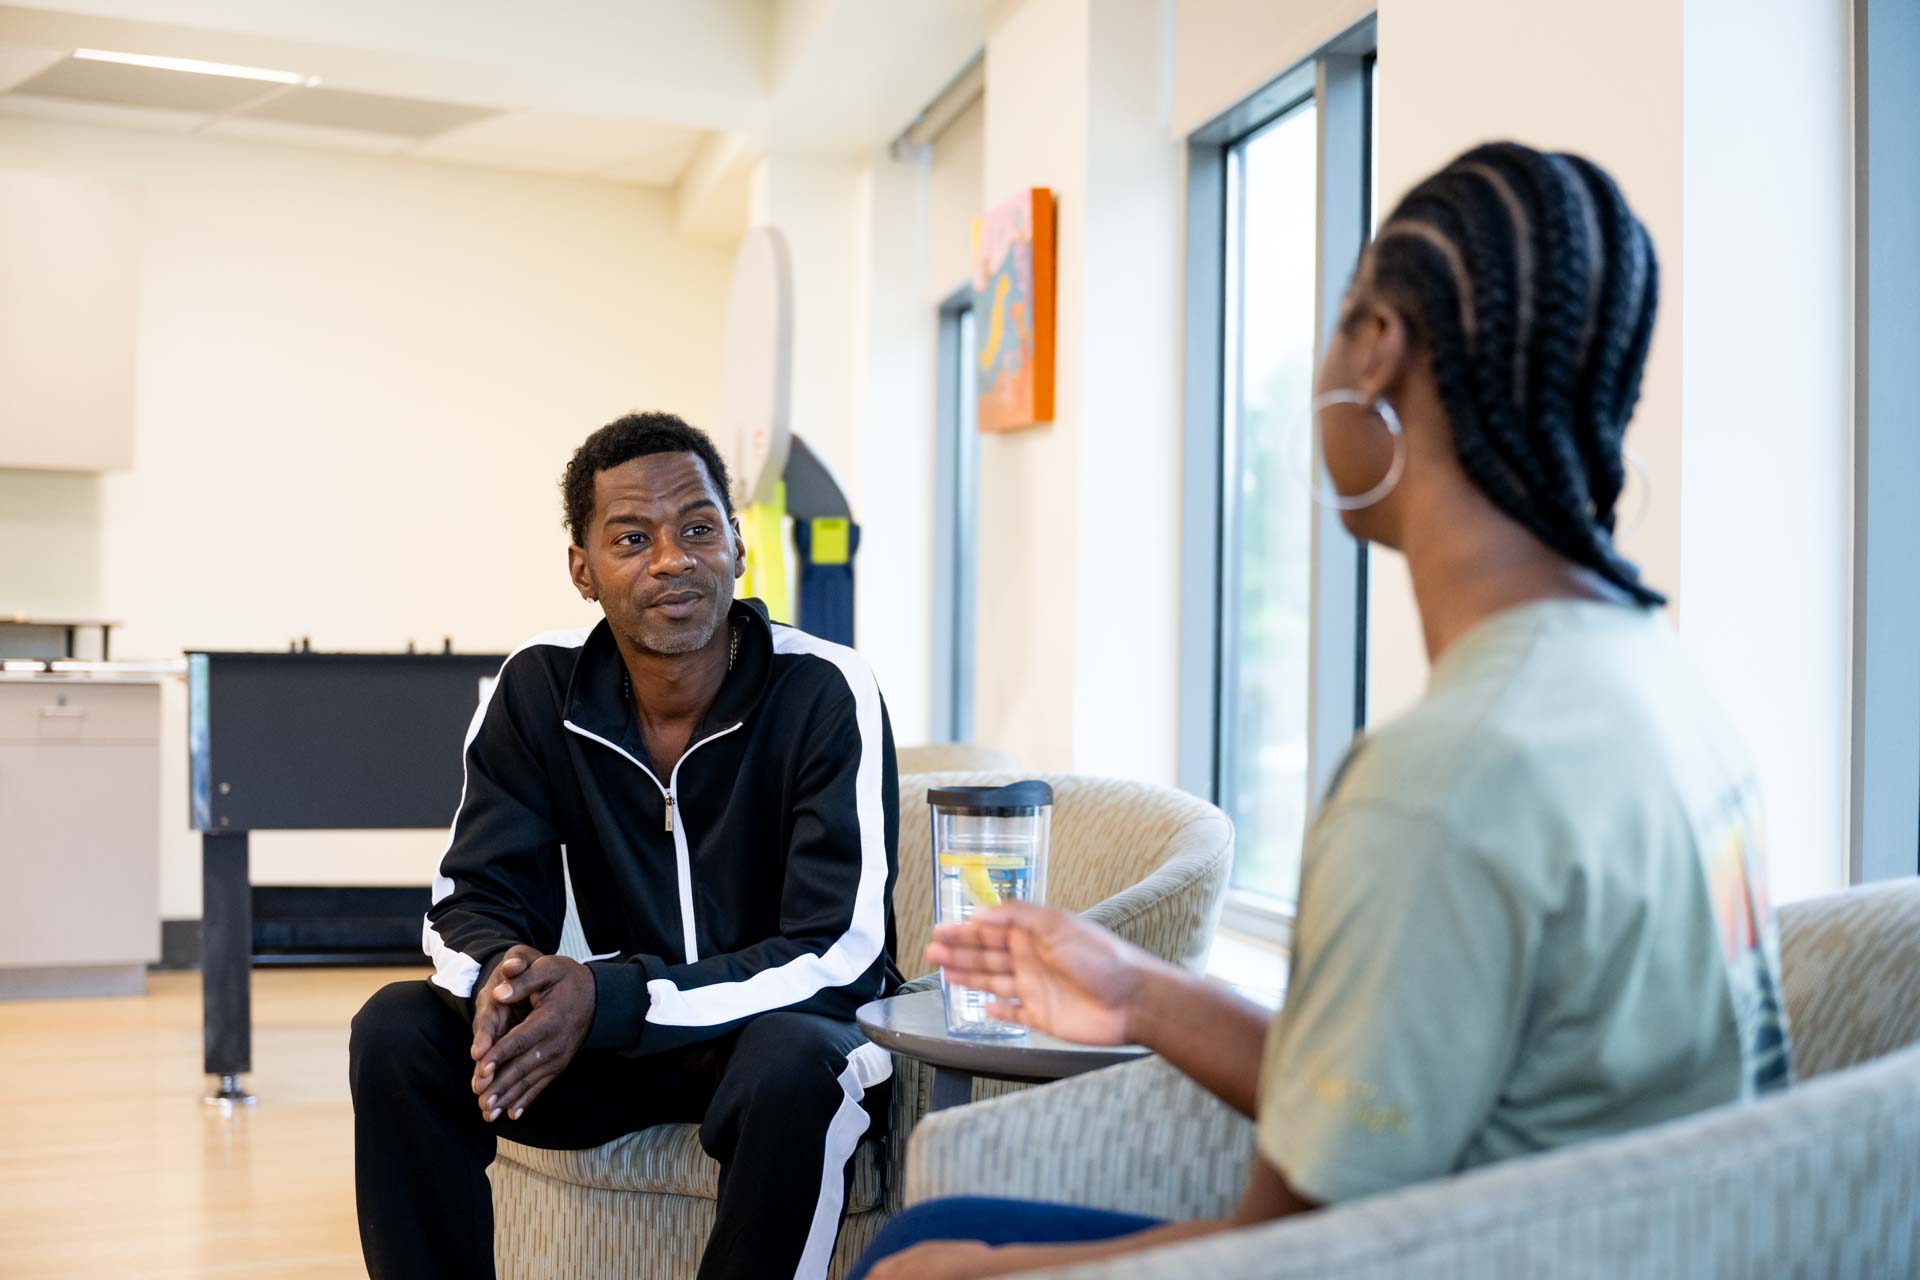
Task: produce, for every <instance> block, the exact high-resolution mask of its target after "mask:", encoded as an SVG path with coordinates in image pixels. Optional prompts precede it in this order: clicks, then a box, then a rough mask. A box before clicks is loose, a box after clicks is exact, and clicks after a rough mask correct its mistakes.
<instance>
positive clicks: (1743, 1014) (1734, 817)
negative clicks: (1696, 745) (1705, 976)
mask: <svg viewBox="0 0 1920 1280" xmlns="http://www.w3.org/2000/svg"><path fill="white" fill-rule="evenodd" d="M1706 834H1707V836H1708V839H1707V841H1706V842H1705V843H1704V844H1703V846H1702V847H1703V848H1704V849H1706V850H1708V851H1709V853H1708V861H1707V885H1708V889H1709V891H1710V893H1711V894H1712V900H1713V917H1714V927H1715V929H1716V930H1717V931H1718V932H1719V935H1720V947H1721V952H1722V954H1723V955H1724V957H1725V959H1726V962H1727V977H1728V979H1729V981H1730V982H1731V984H1732V988H1733V1008H1734V1017H1735V1020H1736V1021H1737V1023H1738V1025H1739V1027H1740V1046H1741V1054H1742V1057H1743V1058H1744V1059H1745V1060H1746V1068H1747V1079H1748V1083H1749V1085H1750V1086H1751V1087H1752V1089H1753V1091H1754V1093H1756V1094H1765V1093H1771V1092H1773V1091H1775V1090H1777V1089H1783V1088H1785V1087H1786V1086H1787V1085H1789V1084H1791V1083H1792V1082H1793V1065H1792V1061H1791V1055H1790V1052H1789V1049H1788V1045H1787V1014H1786V1010H1785V1008H1784V1007H1782V1005H1781V1002H1780V984H1779V973H1780V940H1779V936H1778V934H1777V932H1776V930H1775V927H1774V919H1773V903H1772V902H1771V901H1770V899H1769V896H1768V893H1767V861H1766V839H1765V827H1764V825H1763V823H1762V821H1761V816H1760V803H1759V795H1758V791H1757V788H1756V787H1755V786H1754V784H1753V782H1752V781H1751V780H1749V781H1747V782H1745V783H1743V784H1741V786H1739V787H1738V788H1737V789H1736V790H1735V791H1734V792H1733V793H1732V794H1731V795H1729V796H1728V798H1727V800H1726V801H1725V802H1724V803H1723V804H1722V805H1721V807H1720V810H1719V812H1718V814H1717V816H1716V818H1715V821H1714V823H1713V824H1712V825H1711V826H1710V827H1709V828H1708V830H1707V833H1706Z"/></svg>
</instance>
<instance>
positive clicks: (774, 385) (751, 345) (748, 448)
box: [714, 227, 793, 505]
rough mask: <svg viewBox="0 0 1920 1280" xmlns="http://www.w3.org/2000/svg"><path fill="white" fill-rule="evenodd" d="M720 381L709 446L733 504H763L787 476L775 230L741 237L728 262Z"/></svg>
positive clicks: (784, 330)
mask: <svg viewBox="0 0 1920 1280" xmlns="http://www.w3.org/2000/svg"><path fill="white" fill-rule="evenodd" d="M720 377H721V385H720V423H719V430H718V431H717V432H715V434H714V442H715V443H716V444H718V445H719V446H720V449H721V452H722V453H723V454H725V456H726V459H727V466H728V468H730V469H731V470H732V472H733V500H734V502H735V503H736V504H739V505H749V504H752V503H755V502H764V501H766V500H767V499H769V498H771V497H772V496H773V487H774V485H775V484H777V483H778V482H779V480H780V476H781V474H782V473H783V472H784V471H785V470H786V466H787V441H788V435H789V431H790V423H789V417H788V414H789V409H790V405H791V402H792V391H793V269H792V266H791V263H790V259H789V257H788V254H787V241H786V237H785V236H783V235H781V234H780V232H779V230H778V229H777V228H774V227H755V228H754V229H753V230H751V231H749V232H747V235H746V239H744V240H742V241H741V242H740V253H739V255H738V256H737V257H735V258H734V260H733V283H732V285H731V286H730V287H729V288H728V290H727V327H726V335H725V339H724V346H723V347H722V351H721V363H720Z"/></svg>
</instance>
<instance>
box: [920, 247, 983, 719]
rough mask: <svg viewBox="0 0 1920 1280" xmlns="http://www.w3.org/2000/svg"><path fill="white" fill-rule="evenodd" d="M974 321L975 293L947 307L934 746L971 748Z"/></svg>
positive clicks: (936, 524) (976, 470)
mask: <svg viewBox="0 0 1920 1280" xmlns="http://www.w3.org/2000/svg"><path fill="white" fill-rule="evenodd" d="M972 314H973V291H972V290H971V289H970V288H968V287H967V286H964V285H963V286H961V287H960V288H959V289H956V290H954V292H952V293H951V294H948V295H947V297H946V298H945V299H943V300H942V301H941V303H940V323H939V336H938V343H939V346H938V361H937V364H938V377H937V380H936V381H937V390H936V394H937V395H938V397H939V400H938V403H937V404H936V407H935V413H934V463H933V665H932V681H933V690H932V693H933V698H932V717H931V726H930V727H931V738H932V741H934V742H971V741H973V733H974V644H973V637H974V617H975V603H976V595H977V587H976V578H977V574H978V568H979V502H980V439H979V432H978V431H977V430H976V429H974V424H973V422H972V421H971V415H968V414H965V413H963V411H962V401H961V398H960V397H961V394H962V392H963V390H964V388H966V387H967V386H968V385H969V379H968V378H967V371H966V368H965V366H966V364H967V363H968V361H967V351H966V329H967V320H968V317H970V316H971V315H972Z"/></svg>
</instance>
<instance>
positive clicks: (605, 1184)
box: [488, 773, 1233, 1280]
mask: <svg viewBox="0 0 1920 1280" xmlns="http://www.w3.org/2000/svg"><path fill="white" fill-rule="evenodd" d="M1018 777H1040V778H1045V779H1046V780H1047V781H1048V782H1050V783H1051V784H1052V785H1053V790H1054V816H1053V835H1052V845H1051V852H1050V855H1049V861H1048V872H1047V886H1048V891H1049V894H1050V895H1051V897H1052V899H1053V901H1054V902H1055V903H1057V904H1059V905H1061V906H1064V907H1069V908H1072V909H1073V910H1076V911H1081V912H1084V913H1085V914H1086V915H1087V916H1089V917H1090V918H1092V919H1094V920H1098V921H1099V922H1100V923H1102V924H1104V925H1106V926H1107V927H1108V928H1110V929H1113V930H1114V931H1115V932H1116V933H1119V934H1120V935H1121V936H1122V937H1125V938H1128V939H1131V940H1132V941H1134V942H1136V943H1138V944H1139V945H1141V946H1143V947H1145V948H1147V949H1148V950H1149V951H1152V952H1154V953H1155V954H1157V955H1159V956H1162V957H1164V958H1165V959H1167V960H1170V961H1173V962H1174V963H1177V964H1182V965H1185V966H1187V967H1189V968H1192V969H1199V968H1200V967H1201V966H1202V965H1203V964H1204V963H1205V960H1206V955H1207V949H1208V947H1209V945H1210V944H1211V940H1212V937H1213V930H1214V925H1215V923H1216V922H1217V920H1218V918H1219V913H1220V905H1221V901H1222V899H1223V897H1224V896H1225V893H1226V887H1227V876H1228V873H1229V871H1230V869H1231V866H1232V861H1233V828H1232V824H1230V823H1229V822H1228V821H1227V817H1226V815H1225V814H1223V813H1221V812H1220V810H1218V809H1216V808H1214V807H1213V806H1212V805H1210V804H1207V803H1206V802H1204V801H1202V800H1197V799H1195V798H1194V797H1192V796H1190V795H1187V794H1186V793H1184V792H1180V791H1174V790H1170V789H1168V788H1165V787H1155V786H1149V785H1146V784H1144V783H1137V782H1121V781H1113V780H1108V779H1100V778H1081V777H1074V776H1071V775H1065V774H1014V773H941V774H905V775H902V777H901V779H900V850H899V852H900V877H899V880H898V882H897V884H896V886H895V889H894V895H893V901H894V911H895V915H896V917H897V929H898V935H899V944H898V950H897V958H898V960H899V962H900V967H901V969H902V971H903V972H906V973H909V974H914V973H920V972H922V971H923V970H924V969H925V965H924V964H923V963H922V962H921V959H920V957H921V953H922V952H923V951H924V950H925V948H926V944H927V940H928V937H929V935H930V934H931V933H932V928H933V918H932V917H933V885H932V875H933V858H932V848H931V845H930V839H931V837H930V835H929V830H928V824H929V817H928V809H927V803H926V795H927V789H928V787H929V786H971V785H981V786H992V785H998V784H999V783H1003V782H1008V781H1012V780H1013V779H1015V778H1018ZM933 981H937V979H933ZM916 985H917V984H916ZM931 1084H932V1082H931V1073H930V1072H926V1071H924V1070H923V1069H922V1068H921V1067H920V1066H919V1064H917V1063H914V1062H912V1061H909V1060H907V1059H904V1058H900V1057H895V1059H894V1075H893V1114H892V1133H891V1135H890V1136H889V1138H888V1140H887V1141H886V1143H885V1144H884V1145H883V1144H882V1143H879V1142H876V1141H869V1142H867V1143H864V1144H862V1146H861V1147H860V1149H859V1151H858V1152H857V1153H856V1154H855V1156H854V1175H853V1187H852V1190H851V1193H850V1195H849V1197H848V1201H847V1219H846V1225H845V1227H844V1228H843V1229H842V1230H841V1233H840V1240H839V1244H838V1246H837V1247H836V1249H835V1251H834V1259H833V1263H832V1266H831V1268H830V1271H829V1274H830V1275H833V1276H839V1275H843V1274H845V1272H846V1270H847V1269H848V1267H849V1266H850V1265H851V1263H852V1262H853V1260H854V1259H856V1258H858V1257H859V1256H860V1254H861V1252H862V1251H864V1250H865V1248H866V1246H867V1244H868V1242H869V1241H871V1240H872V1238H873V1236H874V1234H875V1233H876V1232H877V1231H879V1229H880V1227H881V1225H882V1224H883V1223H884V1222H885V1221H886V1219H887V1217H888V1216H889V1215H890V1214H891V1213H893V1212H895V1211H897V1210H898V1208H899V1206H900V1202H901V1194H902V1188H903V1186H904V1184H905V1178H904V1176H903V1169H902V1164H903V1158H904V1155H905V1152H906V1150H907V1145H908V1139H909V1137H910V1136H911V1134H912V1130H913V1128H914V1126H915V1124H916V1123H918V1122H919V1120H920V1118H921V1117H922V1116H924V1115H925V1114H926V1111H927V1104H928V1100H929V1092H930V1089H931ZM1017 1088H1019V1086H1012V1085H997V1084H995V1083H993V1082H990V1081H983V1082H980V1083H979V1084H978V1085H976V1091H975V1096H976V1097H980V1098H984V1097H988V1096H992V1095H995V1094H1000V1093H1005V1092H1008V1091H1010V1090H1013V1089H1017ZM697 1134H698V1130H697V1129H696V1127H695V1126H693V1125H658V1126H656V1127H654V1128H651V1129H645V1130H642V1131H641V1132H639V1133H634V1134H629V1135H627V1136H626V1137H624V1138H621V1139H618V1140H616V1141H614V1142H610V1143H608V1144H606V1145H605V1146H602V1147H597V1148H594V1149H592V1150H588V1151H540V1150H536V1149H534V1148H531V1147H523V1146H520V1145H518V1144H516V1143H512V1142H502V1143H501V1144H500V1153H499V1156H498V1158H497V1159H496V1160H495V1161H494V1163H493V1166H492V1168H490V1169H489V1170H488V1176H489V1177H490V1178H491V1179H492V1181H493V1208H494V1253H495V1257H496V1264H497V1268H498V1271H499V1274H500V1275H501V1276H502V1277H503V1280H508V1278H511V1277H550V1276H580V1277H612V1276H621V1277H645V1278H647V1280H675V1278H677V1277H690V1276H692V1275H693V1273H694V1270H695V1269H696V1267H697V1266H698V1264H699V1260H700V1252H701V1250H702V1248H703V1247H704V1246H705V1244H706V1239H707V1233H708V1232H709V1230H711V1228H712V1225H713V1213H714V1196H715V1191H716V1185H717V1179H718V1175H719V1166H718V1165H717V1164H715V1163H714V1162H713V1160H711V1159H710V1158H709V1157H708V1156H707V1154H706V1153H705V1152H704V1151H702V1150H701V1149H700V1143H699V1139H698V1136H697Z"/></svg>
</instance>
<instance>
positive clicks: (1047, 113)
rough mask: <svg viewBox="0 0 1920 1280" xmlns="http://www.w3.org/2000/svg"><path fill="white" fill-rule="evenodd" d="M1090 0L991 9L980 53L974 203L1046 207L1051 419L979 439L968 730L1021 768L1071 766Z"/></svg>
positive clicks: (1035, 1)
mask: <svg viewBox="0 0 1920 1280" xmlns="http://www.w3.org/2000/svg"><path fill="white" fill-rule="evenodd" d="M1089 7H1090V5H1089V0H1025V2H1024V3H1003V4H1001V5H999V6H997V7H996V9H995V12H994V16H993V19H992V25H991V29H990V34H989V36H988V38H987V57H986V80H987V97H986V116H985V125H986V128H985V134H984V138H985V144H984V177H983V180H982V191H983V193H984V196H985V203H986V204H988V205H992V204H995V203H997V202H999V201H1001V200H1005V199H1007V198H1009V197H1011V196H1013V195H1016V194H1018V193H1019V192H1021V191H1023V190H1025V189H1027V188H1029V187H1051V188H1052V189H1053V192H1054V199H1055V202H1056V210H1057V218H1058V223H1057V225H1058V231H1057V234H1056V238H1055V244H1056V246H1057V251H1056V283H1055V296H1056V298H1057V299H1058V306H1057V308H1056V311H1055V331H1054V332H1055V360H1056V364H1055V373H1054V418H1053V422H1052V424H1051V425H1049V426H1044V427H1037V428H1033V429H1030V430H1026V431H1014V432H1008V433H1006V434H1004V435H989V436H983V437H981V440H980V510H979V525H978V528H979V540H978V554H979V592H978V596H977V600H976V620H975V635H974V664H975V706H974V730H975V735H974V736H975V737H976V739H977V740H978V741H980V742H982V743H985V744H987V745H990V746H995V747H1000V748H1003V749H1005V750H1008V751H1011V752H1013V753H1014V754H1015V755H1017V756H1019V757H1020V759H1021V760H1022V761H1024V762H1025V763H1026V764H1027V766H1028V767H1030V768H1034V769H1070V768H1072V767H1073V766H1074V760H1073V747H1074V715H1075V713H1076V710H1077V708H1076V706H1075V699H1074V684H1075V682H1074V659H1075V642H1076V630H1075V619H1076V617H1077V610H1078V607H1079V598H1078V584H1077V574H1076V566H1077V565H1078V563H1079V557H1080V556H1081V555H1082V554H1083V550H1082V548H1081V546H1080V527H1079V504H1080V501H1081V493H1080V487H1079V482H1078V470H1079V463H1080V441H1081V434H1082V422H1081V410H1080V397H1081V388H1082V385H1083V383H1082V364H1081V361H1082V359H1083V354H1084V346H1083V343H1082V341H1081V333H1082V325H1083V321H1084V317H1085V310H1084V308H1083V306H1082V305H1081V301H1080V300H1081V297H1082V290H1083V281H1084V274H1083V273H1084V269H1085V262H1086V250H1087V238H1086V235H1085V227H1086V219H1087V216H1088V211H1089V209H1090V207H1091V206H1090V204H1089V201H1088V196H1087V152H1086V137H1087V130H1088V112H1089V110H1090V109H1091V107H1092V102H1091V99H1090V97H1089V95H1088V90H1087V86H1088V76H1089V74H1090V69H1089V66H1088V59H1089V55H1090V53H1091V35H1090V33H1089V29H1088V28H1089V23H1090V19H1091V15H1090V14H1089V12H1088V9H1089Z"/></svg>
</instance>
